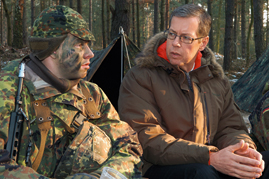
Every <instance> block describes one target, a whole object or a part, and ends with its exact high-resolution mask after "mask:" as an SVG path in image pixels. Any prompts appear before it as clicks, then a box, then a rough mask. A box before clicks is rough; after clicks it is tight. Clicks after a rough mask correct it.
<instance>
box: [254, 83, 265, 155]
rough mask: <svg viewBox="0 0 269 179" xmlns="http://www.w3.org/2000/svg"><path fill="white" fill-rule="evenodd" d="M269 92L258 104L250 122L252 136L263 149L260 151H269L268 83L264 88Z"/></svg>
mask: <svg viewBox="0 0 269 179" xmlns="http://www.w3.org/2000/svg"><path fill="white" fill-rule="evenodd" d="M264 89H265V90H266V91H267V92H265V94H264V95H263V97H262V99H261V100H260V101H259V102H258V105H257V106H256V108H255V110H254V111H253V112H252V113H251V114H250V116H249V121H250V124H251V127H252V129H251V135H253V136H254V137H255V139H256V140H257V141H256V142H257V143H258V145H261V146H262V148H260V149H259V150H260V151H262V150H266V151H267V150H269V91H268V83H267V84H266V85H265V88H264Z"/></svg>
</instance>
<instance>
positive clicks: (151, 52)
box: [135, 32, 224, 82]
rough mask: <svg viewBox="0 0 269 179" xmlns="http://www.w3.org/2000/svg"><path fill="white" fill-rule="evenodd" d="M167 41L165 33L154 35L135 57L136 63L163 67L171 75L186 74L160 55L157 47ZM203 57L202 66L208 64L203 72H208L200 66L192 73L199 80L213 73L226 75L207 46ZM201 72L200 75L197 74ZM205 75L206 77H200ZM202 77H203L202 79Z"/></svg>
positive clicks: (203, 79)
mask: <svg viewBox="0 0 269 179" xmlns="http://www.w3.org/2000/svg"><path fill="white" fill-rule="evenodd" d="M165 41H166V38H165V36H164V33H163V32H161V33H158V34H156V35H155V36H153V37H152V38H151V39H149V41H148V42H147V43H146V45H145V47H144V49H143V51H142V52H141V53H140V54H139V55H138V56H137V58H136V59H135V61H136V64H137V65H138V66H139V67H144V68H154V67H157V66H159V67H162V68H163V69H164V70H165V71H166V72H167V73H168V74H169V75H171V76H175V75H176V76H178V74H180V75H184V74H182V73H184V71H183V70H182V69H180V68H177V67H176V66H173V65H171V64H170V63H169V62H167V61H166V60H164V59H163V58H161V57H159V56H158V53H157V49H158V47H159V46H160V45H161V44H163V43H164V42H165ZM201 53H202V59H201V67H203V66H206V67H204V68H206V70H205V69H201V71H202V73H204V72H207V74H203V75H201V72H200V68H201V67H200V68H198V69H196V70H194V71H192V72H191V73H190V74H194V75H195V76H197V78H198V80H199V82H203V81H205V80H206V79H208V76H209V75H211V76H212V77H213V76H217V77H221V78H223V77H224V72H223V69H222V67H221V65H220V64H219V63H217V62H216V59H215V56H214V53H213V52H212V51H211V50H210V49H209V48H208V47H206V48H205V49H204V50H203V51H202V52H201ZM198 73H199V75H197V74H198ZM200 76H204V77H200ZM200 78H201V79H200Z"/></svg>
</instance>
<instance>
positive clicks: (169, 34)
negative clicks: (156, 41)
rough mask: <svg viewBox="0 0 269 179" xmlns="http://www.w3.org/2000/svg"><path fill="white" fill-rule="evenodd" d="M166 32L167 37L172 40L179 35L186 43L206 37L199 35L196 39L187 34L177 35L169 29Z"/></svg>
mask: <svg viewBox="0 0 269 179" xmlns="http://www.w3.org/2000/svg"><path fill="white" fill-rule="evenodd" d="M164 34H165V36H166V38H168V39H170V40H175V39H176V38H177V37H179V40H180V41H181V42H183V43H185V44H191V43H192V42H193V41H194V40H199V39H201V38H204V37H199V38H196V39H194V38H192V37H189V36H185V35H177V34H175V33H173V32H170V31H169V29H167V30H166V31H164Z"/></svg>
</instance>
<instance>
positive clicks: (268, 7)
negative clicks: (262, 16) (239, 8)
mask: <svg viewBox="0 0 269 179" xmlns="http://www.w3.org/2000/svg"><path fill="white" fill-rule="evenodd" d="M268 4H269V0H267V16H266V17H267V18H266V19H267V22H266V29H267V30H266V45H265V48H267V46H268V43H269V5H268Z"/></svg>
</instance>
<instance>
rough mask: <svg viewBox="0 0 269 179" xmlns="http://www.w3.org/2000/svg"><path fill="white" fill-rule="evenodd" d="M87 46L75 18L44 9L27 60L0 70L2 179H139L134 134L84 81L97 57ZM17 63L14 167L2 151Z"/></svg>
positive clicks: (87, 38) (81, 25)
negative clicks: (18, 131)
mask: <svg viewBox="0 0 269 179" xmlns="http://www.w3.org/2000/svg"><path fill="white" fill-rule="evenodd" d="M91 40H94V36H93V35H92V33H91V32H90V30H89V29H88V27H87V24H86V22H85V21H84V20H83V18H82V16H81V15H80V14H79V13H77V12H76V11H74V10H72V9H70V8H68V7H65V6H53V7H50V8H47V9H45V10H44V11H43V12H42V13H41V14H40V16H39V17H38V18H37V19H36V21H35V23H34V25H33V28H32V32H31V36H30V38H29V45H30V49H31V54H30V55H28V56H26V57H25V58H23V59H18V60H14V61H12V62H11V63H10V64H9V65H8V66H6V67H5V68H4V69H3V70H2V72H1V74H0V128H1V129H0V147H1V148H0V178H14V177H17V178H99V177H100V175H101V173H102V169H103V167H105V166H106V167H111V168H114V169H116V170H118V171H119V172H121V173H122V174H123V175H125V176H126V177H127V178H141V172H140V169H141V165H142V164H141V160H140V157H141V154H142V148H141V146H140V144H139V141H138V138H137V134H136V133H135V132H134V131H133V130H132V129H131V128H130V127H129V125H128V124H127V123H125V122H123V121H120V119H119V116H118V113H117V112H116V110H115V109H114V107H113V106H112V104H111V103H110V101H109V99H108V98H107V96H106V95H105V93H104V92H103V91H102V90H101V89H100V88H99V87H98V86H97V85H96V84H93V83H90V82H87V81H84V80H82V78H84V77H85V76H86V74H87V70H88V69H89V60H90V58H92V57H93V56H94V54H93V53H92V51H91V50H90V48H89V47H88V42H89V41H91ZM21 63H25V64H26V66H25V78H24V80H23V86H22V91H21V95H20V96H21V101H22V104H21V109H22V111H23V112H24V113H25V115H26V117H27V118H26V119H25V120H24V123H23V130H22V131H23V132H22V137H21V141H20V150H19V154H18V160H17V162H15V161H14V160H11V159H10V158H9V154H8V151H7V150H6V149H5V145H6V143H7V141H8V137H9V136H8V134H9V124H10V113H11V112H12V111H14V105H15V96H16V92H17V90H18V70H19V66H20V64H21ZM10 127H12V126H10ZM27 150H28V152H27ZM28 157H29V158H28Z"/></svg>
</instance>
